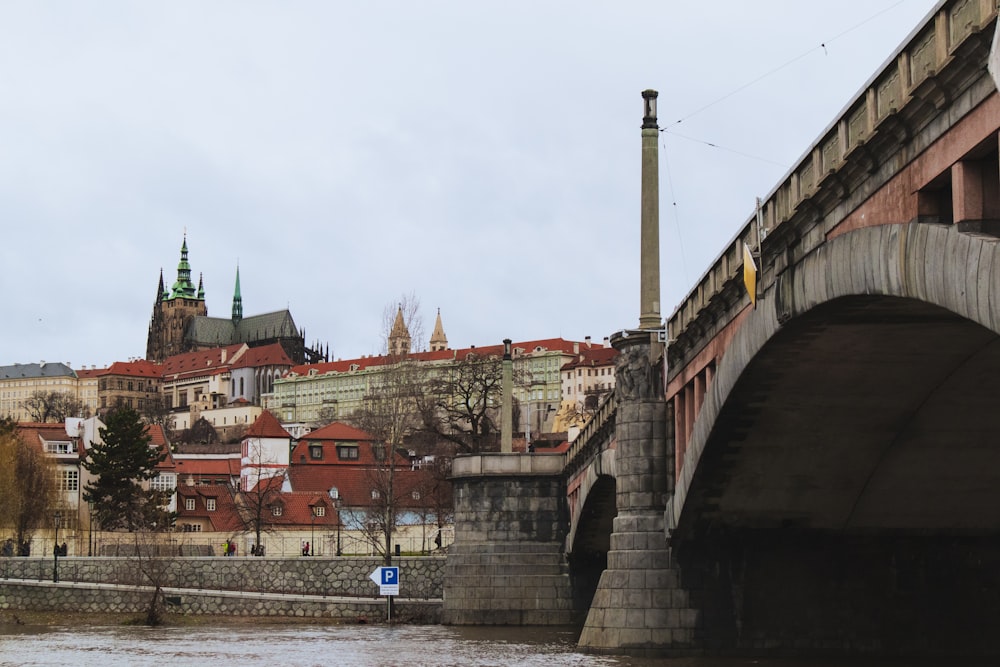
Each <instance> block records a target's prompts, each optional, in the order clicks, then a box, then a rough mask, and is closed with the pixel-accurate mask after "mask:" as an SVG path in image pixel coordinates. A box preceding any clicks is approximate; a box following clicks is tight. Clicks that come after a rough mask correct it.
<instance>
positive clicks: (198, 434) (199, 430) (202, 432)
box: [180, 417, 219, 445]
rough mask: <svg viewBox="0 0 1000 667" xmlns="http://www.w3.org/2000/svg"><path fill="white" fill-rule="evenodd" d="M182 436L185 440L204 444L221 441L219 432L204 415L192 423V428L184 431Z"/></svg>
mask: <svg viewBox="0 0 1000 667" xmlns="http://www.w3.org/2000/svg"><path fill="white" fill-rule="evenodd" d="M180 438H181V440H182V441H184V442H190V443H198V444H202V445H213V444H215V443H217V442H219V434H218V432H216V430H215V427H214V426H212V425H211V424H210V423H209V422H208V420H207V419H205V418H204V417H199V418H198V420H197V421H195V422H194V423H193V424H191V428H188V429H185V430H184V431H182V432H181V435H180Z"/></svg>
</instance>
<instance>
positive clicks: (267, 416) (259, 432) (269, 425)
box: [243, 410, 292, 440]
mask: <svg viewBox="0 0 1000 667" xmlns="http://www.w3.org/2000/svg"><path fill="white" fill-rule="evenodd" d="M243 437H244V438H288V439H289V440H291V439H292V436H291V435H289V433H288V431H286V430H285V429H283V428H282V427H281V424H280V423H278V420H277V419H276V418H275V416H274V415H272V414H271V413H270V412H268V411H267V410H264V411H263V412H261V413H260V416H259V417H257V419H256V420H255V421H254V423H253V424H251V425H250V428H248V429H247V432H246V434H245V435H244V436H243Z"/></svg>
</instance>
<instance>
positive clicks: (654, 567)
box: [579, 330, 698, 655]
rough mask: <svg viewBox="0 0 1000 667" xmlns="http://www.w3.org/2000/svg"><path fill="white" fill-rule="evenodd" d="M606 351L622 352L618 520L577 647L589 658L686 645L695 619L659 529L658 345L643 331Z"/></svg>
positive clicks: (663, 497)
mask: <svg viewBox="0 0 1000 667" xmlns="http://www.w3.org/2000/svg"><path fill="white" fill-rule="evenodd" d="M612 345H614V346H615V347H616V348H617V349H618V350H619V351H620V352H621V354H620V355H619V360H618V366H617V368H616V369H615V372H616V378H617V387H616V399H615V400H617V401H618V404H617V418H616V419H617V426H616V438H617V452H616V454H617V461H616V464H617V486H616V505H617V510H618V515H617V517H616V518H615V520H614V523H613V530H612V534H611V549H610V552H609V553H608V566H607V569H605V571H604V572H603V573H602V575H601V578H600V582H599V583H598V586H597V592H596V593H595V595H594V599H593V601H592V602H591V606H590V612H589V614H588V615H587V620H586V623H585V625H584V628H583V632H582V634H581V636H580V642H579V645H580V648H581V649H583V650H586V651H590V652H593V653H609V654H610V653H614V654H621V653H628V654H632V655H659V654H662V653H664V652H665V650H667V649H674V648H679V647H685V646H692V645H693V642H694V629H695V625H696V623H697V620H698V616H697V612H695V610H693V609H691V608H690V607H689V605H688V597H687V593H686V592H685V591H684V590H683V589H682V588H681V582H680V572H679V571H678V569H677V568H676V567H675V566H674V563H672V561H671V552H670V549H669V546H668V544H667V537H666V530H665V519H664V510H665V508H666V501H667V495H668V494H669V493H670V492H671V488H670V486H671V480H673V457H672V452H671V453H670V455H668V452H667V443H668V441H672V440H673V438H672V436H671V434H670V433H668V429H671V428H672V424H673V420H672V419H668V418H667V405H666V403H665V402H664V398H663V387H662V383H661V380H660V377H661V375H660V373H661V368H660V364H661V363H662V361H663V357H662V351H663V346H662V344H660V343H658V342H657V341H656V332H655V331H644V330H640V331H632V332H626V333H623V334H619V335H616V336H615V337H613V338H612Z"/></svg>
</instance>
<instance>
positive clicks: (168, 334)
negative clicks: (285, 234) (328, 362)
mask: <svg viewBox="0 0 1000 667" xmlns="http://www.w3.org/2000/svg"><path fill="white" fill-rule="evenodd" d="M240 343H245V344H247V345H248V346H250V347H260V346H264V345H270V344H273V343H277V344H279V345H281V347H282V348H283V349H284V350H285V352H286V354H287V355H288V356H289V357H290V358H291V359H292V360H293V361H294V362H295V363H297V364H301V363H315V362H318V361H321V360H324V359H328V358H329V346H328V347H327V351H326V352H324V351H323V350H322V348H321V346H320V345H319V344H316V345H315V346H313V347H307V346H306V344H305V330H300V329H299V328H298V327H297V326H296V325H295V321H294V320H293V319H292V314H291V312H289V311H288V310H279V311H275V312H272V313H264V314H262V315H252V316H250V317H244V316H243V295H242V293H241V290H240V270H239V267H237V269H236V287H235V291H234V294H233V307H232V312H231V314H230V317H229V318H221V317H209V316H208V308H207V306H206V304H205V288H204V283H203V281H202V279H201V278H199V280H198V287H197V288H195V286H194V283H193V282H191V265H190V263H189V262H188V247H187V236H186V235H185V237H184V242H183V243H182V245H181V261H180V263H179V264H178V265H177V281H176V282H175V283H174V285H173V287H172V288H171V290H170V291H168V290H166V289H165V288H164V283H163V271H162V270H161V271H160V282H159V284H158V286H157V288H156V298H155V299H154V302H153V313H152V315H151V317H150V320H149V333H148V336H147V339H146V358H147V359H149V360H151V361H156V362H163V361H165V360H166V359H167V358H168V357H170V356H172V355H177V354H182V353H185V352H193V351H197V350H205V349H212V348H219V347H226V346H229V345H235V344H240Z"/></svg>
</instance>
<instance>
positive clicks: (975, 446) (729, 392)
mask: <svg viewBox="0 0 1000 667" xmlns="http://www.w3.org/2000/svg"><path fill="white" fill-rule="evenodd" d="M996 18H997V6H996V3H995V1H994V0H946V1H943V2H941V3H940V4H939V5H938V6H937V7H936V8H935V10H934V11H933V12H932V13H931V14H930V15H929V16H928V17H927V19H926V20H925V21H924V22H923V23H922V24H921V25H920V26H917V28H916V29H915V30H914V31H913V32H912V33H911V37H910V38H909V39H908V40H907V42H905V43H904V44H903V45H902V46H901V47H900V48H899V50H898V51H897V52H896V53H895V54H894V55H893V57H892V58H890V59H889V60H888V61H887V63H886V64H885V65H884V67H883V68H882V69H881V70H880V71H878V72H876V73H875V74H874V76H873V77H872V78H871V79H870V80H869V82H868V83H867V85H866V86H865V87H864V88H863V89H862V90H861V91H860V92H859V93H858V95H857V96H856V97H855V98H854V99H852V100H851V101H850V102H849V104H848V105H847V106H846V107H845V109H844V111H843V112H842V114H841V115H840V116H839V117H838V118H836V119H834V121H833V122H832V123H831V124H830V125H829V126H828V128H827V130H826V131H825V132H824V133H823V134H822V135H821V136H820V137H819V138H818V139H817V141H816V142H815V143H814V144H813V145H812V146H811V147H809V149H808V150H807V151H806V153H805V154H804V156H803V158H802V159H801V160H800V161H799V163H798V164H797V165H796V166H795V167H794V168H793V169H792V170H791V171H790V172H789V173H788V174H787V175H786V177H785V178H784V179H783V180H782V181H781V182H780V183H779V184H778V185H777V186H776V187H775V189H774V190H773V191H772V192H771V193H770V195H769V196H768V197H767V198H766V199H765V200H764V201H763V202H762V204H761V207H760V211H759V214H758V215H757V216H755V217H754V218H753V219H751V220H749V221H747V223H746V224H745V225H744V226H743V227H742V228H741V229H740V230H739V231H738V233H737V234H736V236H735V237H734V238H733V240H732V242H731V243H730V244H728V245H727V247H726V248H725V249H723V251H722V252H721V254H720V255H719V256H718V258H717V259H716V261H715V262H714V263H713V265H712V266H710V267H709V268H708V269H707V270H706V271H705V273H704V274H703V276H702V278H701V280H700V281H699V283H698V284H697V285H696V287H695V288H694V289H693V290H692V292H691V293H690V294H689V295H688V297H687V298H686V300H685V301H684V302H683V303H682V304H680V305H679V306H678V307H677V309H676V310H675V312H674V313H673V314H672V315H671V316H670V317H669V318H668V320H667V322H666V326H665V328H664V329H661V330H656V329H650V328H641V329H638V330H631V331H623V332H621V333H620V334H618V335H616V336H614V337H612V343H613V344H614V345H615V346H616V347H617V348H618V349H619V350H620V351H621V352H622V354H621V355H620V362H619V368H618V371H617V374H618V377H619V382H618V389H617V390H616V395H615V396H614V397H613V400H612V401H611V402H608V403H606V404H605V405H604V406H602V408H601V413H600V414H599V415H597V416H596V417H595V419H594V420H593V421H592V422H591V423H590V424H589V425H588V429H587V431H586V432H585V433H583V434H581V436H580V437H578V438H577V439H576V441H575V442H574V444H573V446H572V448H571V450H570V452H568V453H567V454H565V455H560V456H551V457H549V456H544V455H536V456H517V455H506V458H505V457H504V456H499V458H497V459H496V460H493V459H491V458H490V457H471V458H470V459H469V460H468V461H463V460H459V461H457V462H456V489H457V501H456V502H457V507H458V513H457V515H456V542H455V545H454V546H453V551H452V553H451V554H450V555H449V566H448V567H449V570H448V574H447V580H446V586H445V603H444V609H445V620H446V622H454V623H466V622H485V623H517V622H537V621H538V620H539V619H540V618H541V619H551V622H565V621H570V622H573V621H578V622H580V623H581V624H582V628H583V629H582V634H581V637H580V646H581V648H583V649H585V650H589V651H593V652H606V653H633V654H650V655H652V654H671V653H684V652H704V651H712V650H719V651H750V652H765V651H786V652H787V651H830V652H851V653H857V652H862V653H864V652H868V653H879V654H886V653H913V652H936V653H942V654H943V653H951V652H963V653H968V652H974V653H991V654H996V653H1000V639H998V638H997V636H996V633H995V632H992V631H991V629H992V628H993V627H995V625H996V622H997V621H998V620H1000V136H998V131H1000V94H998V92H997V83H996V80H995V78H994V76H992V75H991V73H990V70H991V68H992V69H993V71H994V72H995V71H996V68H997V66H1000V55H998V52H997V47H996V38H995V32H996V24H997V21H996ZM654 108H655V107H654ZM751 294H752V296H751ZM657 308H658V306H657ZM623 378H630V380H629V381H628V382H624V383H623V382H622V379H623ZM642 378H653V379H652V380H651V381H643V380H642ZM632 380H636V381H632ZM515 461H516V462H517V463H516V464H515V463H514V462H515ZM487 487H489V488H488V489H487ZM528 552H530V553H532V554H533V555H532V558H534V559H535V560H534V561H530V562H529V560H528V559H526V557H525V554H526V553H528ZM546 559H547V560H546ZM543 561H544V563H545V567H547V568H549V569H548V570H545V574H538V575H537V576H538V577H539V578H536V579H531V580H530V581H527V579H530V578H531V577H534V576H535V575H534V574H532V572H533V570H532V565H531V564H530V563H531V562H534V563H537V564H538V566H539V568H541V567H542V563H543ZM539 572H541V570H539ZM462 577H466V578H465V579H463V578H462ZM519 587H520V588H519ZM500 591H506V592H510V595H509V596H508V595H506V594H505V593H500ZM474 600H480V601H481V604H480V603H477V602H474ZM477 605H478V606H477ZM499 606H503V607H505V612H504V613H503V614H499V613H495V610H496V608H497V607H499Z"/></svg>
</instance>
